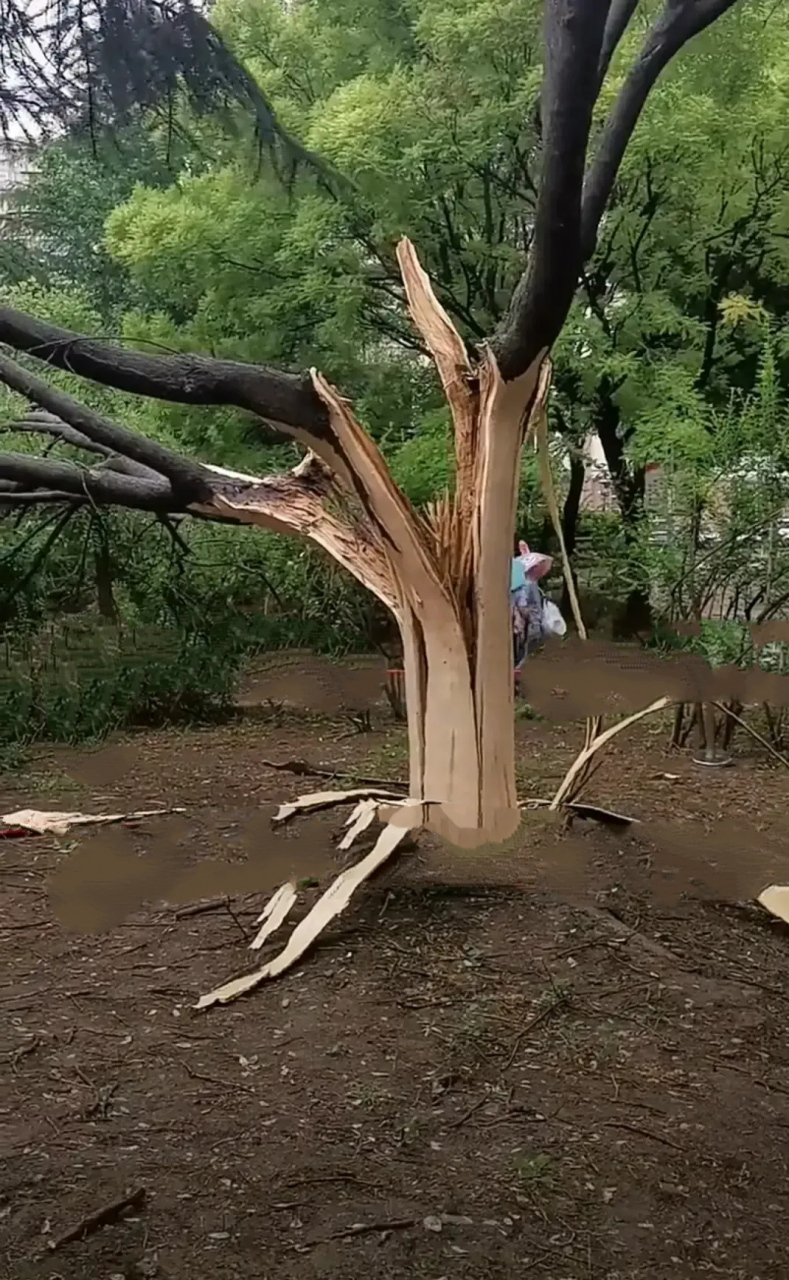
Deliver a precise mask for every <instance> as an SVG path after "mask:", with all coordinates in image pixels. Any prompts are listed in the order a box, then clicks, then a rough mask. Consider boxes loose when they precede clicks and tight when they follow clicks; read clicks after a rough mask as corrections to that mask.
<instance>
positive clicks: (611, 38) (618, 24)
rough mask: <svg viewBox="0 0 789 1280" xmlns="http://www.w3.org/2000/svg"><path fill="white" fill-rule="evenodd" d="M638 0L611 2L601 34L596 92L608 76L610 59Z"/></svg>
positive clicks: (612, 0) (615, 0) (614, 0)
mask: <svg viewBox="0 0 789 1280" xmlns="http://www.w3.org/2000/svg"><path fill="white" fill-rule="evenodd" d="M639 3H640V0H611V8H610V10H609V12H608V20H607V22H606V24H605V32H604V33H603V47H602V49H601V51H600V65H599V67H598V69H597V76H598V92H599V90H600V89H601V88H602V86H603V81H604V80H605V78H606V76H607V74H608V68H609V67H610V65H611V59H612V58H613V56H614V54H615V53H616V50H617V47H618V45H619V42H620V40H621V39H622V36H623V35H624V34H625V32H626V31H627V28H628V26H629V24H630V19H631V18H632V16H633V14H634V13H635V11H636V9H637V8H638V6H639Z"/></svg>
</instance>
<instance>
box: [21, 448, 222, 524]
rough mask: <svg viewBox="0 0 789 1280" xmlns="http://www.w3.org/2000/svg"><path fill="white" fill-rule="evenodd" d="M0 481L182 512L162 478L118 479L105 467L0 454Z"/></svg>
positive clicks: (104, 501)
mask: <svg viewBox="0 0 789 1280" xmlns="http://www.w3.org/2000/svg"><path fill="white" fill-rule="evenodd" d="M0 477H2V479H3V480H5V481H9V480H10V481H13V482H14V483H15V484H23V485H26V486H28V487H29V488H31V489H36V488H38V487H39V486H40V487H41V488H44V489H47V490H54V491H56V492H64V493H66V494H70V495H72V496H73V497H77V498H82V499H88V500H90V501H91V502H95V503H97V504H99V505H108V504H114V505H117V506H121V507H132V508H138V509H141V510H144V511H171V510H178V509H179V500H178V498H177V497H176V495H175V493H174V491H173V488H172V485H171V484H170V483H169V482H168V481H167V480H165V479H162V478H161V477H157V479H156V482H153V481H150V480H143V479H141V478H140V477H138V476H125V475H119V474H118V473H116V472H109V471H107V470H105V469H104V468H102V467H78V466H77V465H76V464H75V463H73V462H61V461H55V460H52V459H47V460H45V459H44V458H34V457H32V456H31V455H30V454H28V453H0ZM204 492H205V489H204ZM7 501H8V502H12V501H16V494H14V493H13V492H9V494H8V499H7ZM50 501H54V499H50ZM181 509H182V507H181Z"/></svg>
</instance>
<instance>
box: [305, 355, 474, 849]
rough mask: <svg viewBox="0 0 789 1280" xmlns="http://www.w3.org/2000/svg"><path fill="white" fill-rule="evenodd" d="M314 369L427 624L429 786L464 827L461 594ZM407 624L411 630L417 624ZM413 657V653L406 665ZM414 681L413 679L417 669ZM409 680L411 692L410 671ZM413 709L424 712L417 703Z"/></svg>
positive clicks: (411, 599)
mask: <svg viewBox="0 0 789 1280" xmlns="http://www.w3.org/2000/svg"><path fill="white" fill-rule="evenodd" d="M313 376H314V379H315V386H316V389H317V391H318V394H319V395H320V396H321V398H322V399H323V400H324V402H325V403H326V405H327V408H328V411H329V418H330V421H331V423H332V428H333V431H334V434H335V436H336V438H337V439H338V440H339V441H340V442H341V445H342V448H343V452H344V454H345V456H346V457H347V458H348V459H349V460H350V461H351V464H352V466H353V468H354V474H355V477H356V482H357V487H359V488H361V489H363V495H362V502H363V505H364V507H365V510H366V512H367V513H368V515H370V516H371V518H372V519H373V520H374V522H375V523H376V524H377V525H378V526H379V528H380V529H381V531H382V534H383V535H384V537H385V539H386V547H387V554H388V557H389V559H390V562H391V565H392V572H393V574H394V577H395V579H396V581H397V583H398V586H399V589H400V596H401V599H402V600H403V602H404V603H403V607H404V608H407V609H409V610H410V611H411V613H412V614H413V615H414V620H415V622H416V623H417V624H418V626H419V630H420V631H421V643H422V644H423V646H424V661H425V669H426V688H425V695H424V700H423V702H422V704H421V705H422V706H423V708H424V711H423V716H424V727H423V729H420V732H423V734H424V744H425V745H424V763H423V770H422V789H423V790H422V794H427V793H429V794H430V796H439V797H441V798H442V799H443V801H444V808H445V810H446V815H447V818H448V820H449V822H450V823H452V824H454V825H455V826H457V827H458V828H461V829H463V828H466V827H468V828H473V827H477V826H478V823H479V816H478V808H479V806H478V794H479V763H478V760H477V758H476V752H475V749H474V744H476V732H475V728H476V715H475V707H474V696H473V685H472V671H471V667H470V661H469V654H468V648H467V644H466V640H465V636H464V629H463V626H462V624H461V621H460V617H459V615H458V609H457V606H456V603H455V600H454V599H453V597H452V595H451V594H450V592H449V591H448V590H447V588H446V586H445V585H444V583H443V582H442V581H441V576H440V574H439V571H438V568H437V565H436V560H435V556H434V555H432V554H431V552H430V549H429V541H430V538H429V530H428V529H427V526H426V525H425V523H424V521H422V520H421V519H420V518H419V517H418V516H417V515H416V513H415V512H414V511H413V509H412V508H411V506H410V503H408V502H407V500H406V499H405V497H404V496H403V494H401V493H400V491H399V490H398V489H397V487H396V485H395V484H394V481H393V480H392V478H391V476H390V475H389V473H388V471H387V469H386V467H385V465H384V463H383V459H382V457H381V455H380V453H379V451H378V449H377V447H376V446H375V444H374V443H373V442H372V441H371V440H370V438H369V436H368V435H367V434H366V433H365V432H364V431H363V430H362V428H361V427H360V426H359V424H358V423H357V422H356V421H355V419H354V417H353V415H352V413H351V412H350V408H349V406H348V404H347V402H346V401H344V400H342V399H341V397H340V396H338V395H337V393H336V392H335V391H334V389H333V388H331V387H330V386H329V385H328V383H327V382H326V381H325V379H323V378H322V377H321V376H320V375H318V374H317V373H316V374H314V375H313ZM406 629H407V630H409V631H410V630H412V624H408V626H407V628H406ZM414 656H416V655H415V654H412V660H413V657H414ZM409 665H410V663H409V662H408V661H407V662H406V668H407V669H408V666H409ZM410 683H411V684H413V683H414V680H413V677H412V679H411V681H410ZM406 684H407V687H406V698H408V693H409V688H408V685H409V680H408V677H407V680H406ZM411 714H412V715H413V714H417V715H418V714H420V712H419V708H418V706H417V709H416V710H415V711H414V710H412V712H411ZM436 818H437V819H439V815H436Z"/></svg>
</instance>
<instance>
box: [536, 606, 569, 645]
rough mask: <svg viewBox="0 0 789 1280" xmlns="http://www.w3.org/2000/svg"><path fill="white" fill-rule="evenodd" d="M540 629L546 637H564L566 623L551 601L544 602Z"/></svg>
mask: <svg viewBox="0 0 789 1280" xmlns="http://www.w3.org/2000/svg"><path fill="white" fill-rule="evenodd" d="M542 627H543V631H546V632H547V633H548V635H552V636H564V635H566V634H567V623H566V622H565V620H564V618H563V617H562V615H561V613H560V611H559V609H558V608H557V607H556V605H555V604H554V603H553V600H546V601H545V602H544V604H543V606H542Z"/></svg>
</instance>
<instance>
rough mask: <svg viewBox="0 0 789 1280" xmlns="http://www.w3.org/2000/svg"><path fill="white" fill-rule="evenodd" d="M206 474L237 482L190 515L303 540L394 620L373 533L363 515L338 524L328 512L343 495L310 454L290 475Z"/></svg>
mask: <svg viewBox="0 0 789 1280" xmlns="http://www.w3.org/2000/svg"><path fill="white" fill-rule="evenodd" d="M210 469H211V470H212V471H214V472H215V473H217V474H219V475H222V476H223V477H224V478H225V479H227V480H228V481H235V482H236V483H235V484H234V485H232V486H228V490H227V491H218V492H217V493H216V494H214V495H213V497H212V498H211V499H210V501H208V502H201V503H194V504H192V506H191V507H190V510H192V511H195V512H196V513H199V514H201V515H208V516H211V515H215V516H220V517H225V518H228V517H229V518H232V519H233V520H236V521H237V522H238V523H240V524H253V525H257V526H258V527H260V528H265V529H271V530H272V531H273V532H276V533H290V534H297V535H299V536H301V537H304V538H308V539H309V540H310V541H311V542H314V543H315V544H316V545H317V546H319V547H322V548H323V550H324V551H327V552H328V554H329V555H330V556H332V558H333V559H334V560H336V561H337V562H338V563H339V564H341V565H342V566H343V568H345V569H347V570H348V572H349V573H351V574H353V576H354V577H355V578H356V579H357V580H358V581H359V582H361V584H362V586H364V587H366V588H367V589H368V591H371V592H373V594H374V595H376V596H377V597H378V599H379V600H381V601H382V602H383V604H385V605H386V606H387V608H388V609H390V610H391V611H392V613H393V614H394V615H395V617H398V597H397V593H396V591H395V589H394V583H393V580H392V574H391V568H390V565H389V563H388V561H387V558H386V556H385V555H384V553H383V550H382V547H381V544H380V540H379V536H378V533H377V530H376V529H375V527H374V526H373V525H371V524H369V522H367V521H366V520H365V519H364V517H363V516H357V517H356V518H355V519H354V518H353V516H352V515H351V514H349V515H348V516H347V517H346V519H340V518H339V516H338V515H337V514H336V513H335V512H334V511H330V510H328V509H327V504H328V503H329V502H330V501H332V500H336V502H338V503H341V502H342V501H343V500H345V501H347V495H345V494H344V493H343V491H342V490H341V489H340V488H339V487H338V485H337V484H336V482H335V481H334V479H333V477H332V476H331V475H329V473H328V472H327V470H326V468H325V466H324V465H323V464H322V463H321V462H320V460H319V459H318V458H316V456H315V455H314V454H308V455H307V456H306V457H305V458H304V459H303V460H302V461H301V462H300V463H299V465H298V466H297V467H295V468H294V469H293V470H292V471H289V472H286V473H285V474H284V475H282V476H273V477H270V478H267V479H261V478H259V477H256V476H249V475H244V474H243V473H242V472H236V471H229V470H227V469H225V468H219V467H212V468H210Z"/></svg>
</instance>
